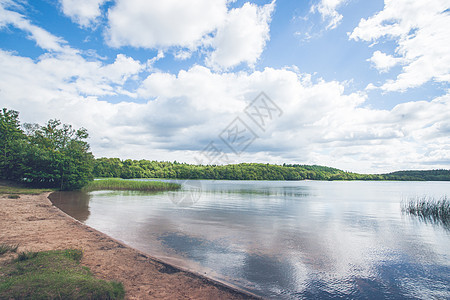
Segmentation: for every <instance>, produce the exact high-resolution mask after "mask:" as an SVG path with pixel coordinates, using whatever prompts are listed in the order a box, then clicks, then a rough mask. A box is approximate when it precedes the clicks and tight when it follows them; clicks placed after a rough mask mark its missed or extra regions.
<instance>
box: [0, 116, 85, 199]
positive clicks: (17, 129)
mask: <svg viewBox="0 0 450 300" xmlns="http://www.w3.org/2000/svg"><path fill="white" fill-rule="evenodd" d="M18 115H19V114H18V112H16V111H11V110H7V109H3V110H2V112H1V113H0V135H1V137H2V139H1V142H0V146H1V148H2V154H1V163H0V168H1V169H0V172H1V173H0V174H1V178H3V179H9V180H15V181H21V182H26V183H29V184H31V185H33V186H39V187H53V188H59V189H61V190H74V189H80V188H82V187H83V186H84V185H86V184H87V183H88V182H89V181H91V180H92V179H93V175H92V171H93V163H94V157H93V155H92V153H90V152H89V144H88V143H87V142H86V141H85V140H86V139H87V138H88V136H89V135H88V133H87V130H86V129H84V128H81V129H78V130H75V129H73V128H72V126H71V125H67V124H62V123H61V122H60V121H59V120H50V121H48V122H47V124H46V125H44V126H40V125H38V124H24V125H23V129H22V128H21V126H20V122H19V119H18Z"/></svg>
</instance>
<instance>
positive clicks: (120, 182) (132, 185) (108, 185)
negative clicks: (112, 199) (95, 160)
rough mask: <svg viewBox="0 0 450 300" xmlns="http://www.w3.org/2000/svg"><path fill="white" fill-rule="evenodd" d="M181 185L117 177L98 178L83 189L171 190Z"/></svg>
mask: <svg viewBox="0 0 450 300" xmlns="http://www.w3.org/2000/svg"><path fill="white" fill-rule="evenodd" d="M180 187H181V185H179V184H177V183H171V182H162V181H137V180H126V179H119V178H108V179H99V180H94V181H92V182H90V183H89V184H88V185H86V186H85V187H84V188H83V190H84V191H98V190H128V191H152V192H157V191H173V190H178V189H179V188H180Z"/></svg>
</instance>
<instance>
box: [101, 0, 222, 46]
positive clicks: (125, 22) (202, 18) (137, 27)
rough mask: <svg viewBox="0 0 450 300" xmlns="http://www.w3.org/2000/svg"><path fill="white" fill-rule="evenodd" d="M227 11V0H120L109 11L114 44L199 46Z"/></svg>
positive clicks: (109, 35) (111, 41) (110, 36)
mask: <svg viewBox="0 0 450 300" xmlns="http://www.w3.org/2000/svg"><path fill="white" fill-rule="evenodd" d="M226 14H227V1H226V0H193V1H178V0H165V1H157V0H118V1H117V2H116V5H115V6H114V7H112V8H111V9H110V10H109V12H108V26H109V28H108V31H107V40H108V43H109V44H110V45H111V46H113V47H121V46H128V45H129V46H133V47H143V48H158V47H170V46H181V47H186V48H196V47H197V46H198V45H199V43H200V41H201V39H202V38H203V37H204V36H205V35H206V34H209V33H211V32H212V31H214V30H215V29H216V28H217V26H218V25H219V24H221V23H222V22H223V20H224V19H225V17H226Z"/></svg>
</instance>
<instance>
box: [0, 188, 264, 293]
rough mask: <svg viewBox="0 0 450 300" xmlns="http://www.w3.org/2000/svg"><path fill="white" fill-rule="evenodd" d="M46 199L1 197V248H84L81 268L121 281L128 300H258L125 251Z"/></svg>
mask: <svg viewBox="0 0 450 300" xmlns="http://www.w3.org/2000/svg"><path fill="white" fill-rule="evenodd" d="M48 195H49V193H46V194H42V195H20V198H19V199H8V198H7V197H6V195H0V243H8V244H19V251H45V250H58V249H69V248H76V249H82V250H83V252H84V254H83V259H82V261H81V264H82V265H84V266H87V267H89V268H90V269H91V271H92V273H93V274H94V275H95V276H96V277H98V278H102V279H105V280H115V281H120V282H122V283H123V285H124V288H125V291H126V294H125V298H126V299H155V298H157V299H255V298H256V297H253V296H251V295H249V294H247V293H245V292H241V291H238V290H236V289H233V288H231V287H228V286H226V285H224V284H221V283H219V282H216V281H214V280H211V279H208V278H206V277H203V276H200V275H197V274H194V273H191V272H188V271H185V270H181V269H179V268H177V267H174V266H171V265H169V264H166V263H164V262H162V261H160V260H158V259H156V258H153V257H151V256H149V255H148V254H145V253H142V252H140V251H138V250H136V249H133V248H131V247H128V246H127V245H125V244H123V243H121V242H119V241H117V240H114V239H113V238H111V237H109V236H107V235H105V234H103V233H101V232H99V231H97V230H95V229H93V228H90V227H88V226H86V225H84V224H82V223H80V222H78V221H77V220H75V219H73V218H71V217H70V216H68V215H66V214H65V213H63V212H62V211H60V210H59V209H58V208H56V207H55V206H53V205H52V203H51V202H50V200H49V199H48Z"/></svg>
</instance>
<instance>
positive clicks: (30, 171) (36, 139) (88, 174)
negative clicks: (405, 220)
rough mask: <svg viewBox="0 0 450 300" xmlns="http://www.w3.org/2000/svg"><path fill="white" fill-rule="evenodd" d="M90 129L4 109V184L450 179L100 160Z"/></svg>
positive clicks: (447, 175) (0, 130)
mask: <svg viewBox="0 0 450 300" xmlns="http://www.w3.org/2000/svg"><path fill="white" fill-rule="evenodd" d="M88 137H89V135H88V132H87V130H86V129H84V128H80V129H74V128H72V126H71V125H69V124H63V123H62V122H61V121H59V120H49V121H48V122H47V123H46V124H45V125H39V124H23V125H22V124H20V121H19V112H17V111H14V110H8V109H6V108H3V109H2V110H0V180H9V181H13V182H19V183H25V184H27V185H31V186H34V187H40V188H57V189H60V190H78V189H81V188H83V187H84V186H86V185H87V184H89V183H90V182H91V181H92V180H93V178H94V177H103V178H105V177H118V178H124V179H128V178H168V179H169V178H170V179H217V180H219V179H227V180H305V179H309V180H408V181H423V180H429V181H438V180H439V181H444V180H445V181H450V170H430V171H399V172H393V173H389V174H358V173H352V172H346V171H342V170H339V169H335V168H330V167H323V166H316V165H313V166H311V165H298V164H295V165H291V164H283V165H273V164H257V163H241V164H230V165H190V164H186V163H178V162H176V161H174V162H158V161H149V160H131V159H127V160H121V159H119V158H98V159H95V158H94V155H93V154H92V153H91V152H90V146H89V144H88V142H87V139H88Z"/></svg>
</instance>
